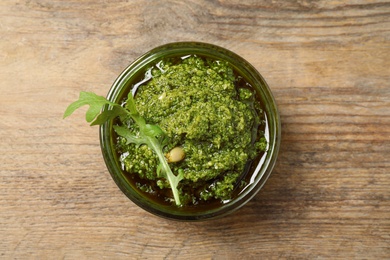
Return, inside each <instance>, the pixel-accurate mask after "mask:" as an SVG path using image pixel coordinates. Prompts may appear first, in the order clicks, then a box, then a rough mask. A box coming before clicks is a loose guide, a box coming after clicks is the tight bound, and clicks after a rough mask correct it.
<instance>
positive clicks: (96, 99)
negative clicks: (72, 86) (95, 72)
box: [63, 91, 114, 122]
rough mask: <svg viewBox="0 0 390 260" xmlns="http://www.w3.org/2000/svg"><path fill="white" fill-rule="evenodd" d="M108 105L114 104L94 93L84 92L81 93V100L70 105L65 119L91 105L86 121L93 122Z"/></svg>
mask: <svg viewBox="0 0 390 260" xmlns="http://www.w3.org/2000/svg"><path fill="white" fill-rule="evenodd" d="M106 104H109V105H114V103H112V102H110V101H108V100H107V99H106V98H105V97H102V96H98V95H96V94H95V93H92V92H83V91H82V92H80V96H79V99H78V100H77V101H75V102H73V103H72V104H70V105H69V106H68V108H67V109H66V110H65V113H64V116H63V118H66V117H68V116H70V115H71V114H72V113H73V112H74V111H75V110H76V109H78V108H80V107H82V106H84V105H89V109H88V111H87V113H86V120H87V122H92V121H93V119H95V117H96V116H97V115H98V114H99V113H100V111H101V109H102V107H103V106H104V105H106Z"/></svg>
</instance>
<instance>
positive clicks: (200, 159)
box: [118, 56, 267, 205]
mask: <svg viewBox="0 0 390 260" xmlns="http://www.w3.org/2000/svg"><path fill="white" fill-rule="evenodd" d="M238 82H242V78H240V77H239V76H237V75H235V73H234V71H233V69H232V68H231V67H230V66H229V65H228V64H226V63H224V62H221V61H215V60H208V59H203V58H200V57H197V56H189V57H186V58H184V59H172V60H164V61H161V62H160V63H158V65H156V66H155V67H154V68H153V69H152V78H151V79H150V80H149V81H148V82H147V83H144V84H143V85H141V86H140V87H139V88H138V90H137V93H136V96H135V102H136V107H137V109H138V111H139V113H140V115H141V116H142V117H144V118H145V120H146V122H148V123H150V124H157V125H159V126H160V127H161V129H162V130H163V131H164V132H165V133H166V135H167V137H168V138H167V144H166V146H165V148H164V149H165V150H164V151H165V152H168V151H170V150H171V149H172V148H174V147H177V146H180V147H182V148H183V150H184V152H185V159H184V160H182V161H180V162H176V163H170V167H171V169H172V171H173V173H174V174H177V173H178V172H183V174H184V179H183V180H182V181H181V182H180V183H179V186H178V188H179V193H180V197H181V200H182V202H183V204H184V205H190V204H198V203H200V202H202V201H208V200H215V199H216V200H221V201H226V200H229V199H230V198H231V197H232V194H233V191H234V189H236V188H237V187H238V188H239V187H240V186H242V184H243V183H242V180H241V178H240V176H241V174H242V173H243V172H244V169H245V165H246V164H247V162H248V161H250V160H253V159H254V158H255V156H256V155H257V154H259V153H261V152H264V151H265V150H266V147H267V141H266V139H265V138H264V136H263V132H262V131H259V129H261V124H263V120H262V111H261V109H260V107H259V104H258V103H257V101H256V99H255V95H254V90H253V89H251V88H250V87H249V86H248V84H247V85H246V86H245V85H244V86H242V87H238V85H239V84H238ZM129 125H130V130H131V131H132V132H133V133H134V134H136V133H137V131H138V130H137V129H136V127H134V126H133V125H134V124H129ZM118 151H119V153H120V154H121V162H122V165H123V167H124V169H125V170H126V171H127V172H129V173H130V174H136V175H138V176H139V179H141V180H145V181H143V182H142V183H141V182H139V183H137V184H136V185H137V187H138V188H140V189H141V190H143V191H144V192H148V193H151V194H164V196H165V200H168V201H169V200H171V198H170V195H169V189H170V186H169V183H168V181H167V180H166V179H164V178H163V177H161V176H160V175H159V171H158V165H159V163H158V158H157V156H156V155H155V154H154V153H153V152H152V150H151V149H150V148H149V147H148V146H146V145H141V146H137V145H135V144H126V140H124V139H123V138H121V137H119V138H118Z"/></svg>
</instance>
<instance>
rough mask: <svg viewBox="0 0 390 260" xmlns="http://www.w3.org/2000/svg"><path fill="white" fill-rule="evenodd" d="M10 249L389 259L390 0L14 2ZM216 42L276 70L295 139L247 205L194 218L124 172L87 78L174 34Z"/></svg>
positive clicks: (52, 254) (0, 199) (1, 183)
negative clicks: (84, 104)
mask: <svg viewBox="0 0 390 260" xmlns="http://www.w3.org/2000/svg"><path fill="white" fill-rule="evenodd" d="M0 17H1V19H0V35H1V41H0V66H1V69H0V91H1V95H0V136H1V143H0V162H1V168H0V239H1V242H0V258H1V259H60V258H63V259H80V258H81V259H91V258H94V259H95V258H97V259H101V258H107V259H129V258H130V259H239V258H242V259H259V258H265V259H290V258H293V259H297V258H298V259H313V258H330V259H389V258H390V235H389V234H390V202H389V201H390V189H389V186H390V179H389V170H390V161H389V158H390V111H389V107H390V84H389V81H390V69H389V68H390V61H389V60H390V59H389V57H390V45H389V42H390V19H389V17H390V2H389V1H380V0H366V1H363V0H351V1H336V0H334V1H333V0H332V1H322V0H320V1H306V0H291V1H267V0H262V1H253V0H250V1H238V0H230V1H223V0H220V1H216V0H215V1H195V0H192V1H173V0H172V1H141V0H137V1H125V0H114V1H92V0H85V1H52V0H50V1H49V0H17V1H12V0H3V1H1V3H0ZM193 40H196V41H204V42H209V43H214V44H217V45H220V46H223V47H225V48H228V49H230V50H232V51H234V52H236V53H237V54H239V55H241V56H242V57H244V58H245V59H247V60H248V61H249V62H250V63H252V64H253V65H254V66H255V67H256V68H257V69H258V70H259V71H260V72H261V73H262V75H263V76H264V77H265V79H266V80H267V81H268V83H269V85H270V87H271V89H272V91H273V93H274V96H275V98H276V100H277V103H278V106H279V109H280V115H281V120H282V145H281V151H280V155H279V159H278V162H277V165H276V167H275V170H274V172H273V174H272V175H271V177H270V179H269V180H268V182H267V183H266V185H265V186H264V188H263V190H262V191H261V192H260V193H259V194H258V195H257V196H256V197H255V198H254V199H253V200H252V201H251V202H249V204H248V205H246V206H245V207H243V208H242V209H241V210H239V211H238V212H236V213H234V214H233V215H231V216H229V217H226V218H223V219H219V220H215V221H210V222H201V223H182V222H178V223H177V222H172V221H169V220H164V219H160V218H157V217H155V216H152V215H150V214H149V213H147V212H145V211H143V210H141V209H140V208H138V207H137V206H135V205H134V204H133V203H132V202H130V201H129V200H128V199H127V198H126V197H125V196H124V195H123V194H122V193H121V192H120V191H119V189H118V188H117V187H116V186H115V184H114V182H113V181H112V179H111V177H110V176H109V173H108V172H107V170H106V167H105V165H104V162H103V159H102V156H101V153H100V147H99V141H98V130H97V128H89V127H87V125H86V124H85V123H84V118H83V117H84V116H83V113H82V112H79V113H77V114H75V115H74V116H72V117H71V118H69V119H67V120H62V113H63V111H64V110H65V108H66V106H67V105H68V104H69V103H70V102H72V101H74V100H75V99H76V98H77V96H78V93H79V91H81V90H87V91H94V92H96V93H98V94H101V95H105V94H106V93H107V91H108V88H109V87H110V85H111V84H112V82H113V81H114V80H115V78H116V77H117V75H119V73H120V72H121V71H122V70H123V69H124V68H125V67H126V66H127V65H128V64H129V63H130V62H131V61H133V60H134V59H135V58H137V57H138V56H139V55H141V54H143V53H144V52H146V51H148V50H149V49H151V48H153V47H156V46H158V45H161V44H164V43H168V42H175V41H193Z"/></svg>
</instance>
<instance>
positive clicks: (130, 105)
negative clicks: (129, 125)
mask: <svg viewBox="0 0 390 260" xmlns="http://www.w3.org/2000/svg"><path fill="white" fill-rule="evenodd" d="M126 108H127V109H128V110H129V111H130V113H131V114H133V115H138V111H137V108H136V106H135V101H134V97H133V94H132V93H131V91H130V92H129V94H128V95H127V101H126Z"/></svg>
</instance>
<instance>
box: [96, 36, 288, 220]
mask: <svg viewBox="0 0 390 260" xmlns="http://www.w3.org/2000/svg"><path fill="white" fill-rule="evenodd" d="M178 53H182V54H186V53H187V54H190V53H191V54H199V55H207V56H212V57H213V58H219V59H224V60H226V61H228V62H229V63H230V65H231V66H233V67H234V68H235V69H236V70H238V71H239V72H240V74H242V73H243V72H245V73H249V74H248V75H249V76H250V77H252V78H251V80H250V81H252V82H250V84H254V82H253V81H255V82H256V85H257V83H259V86H257V87H259V91H261V92H262V93H261V97H262V98H266V100H267V101H268V102H265V104H263V107H264V109H265V111H264V113H265V115H266V118H267V120H268V124H270V123H272V125H269V128H270V129H271V130H272V133H271V132H270V134H269V140H268V142H269V148H268V151H271V152H268V151H267V152H266V153H265V158H264V161H263V164H262V165H261V167H260V169H259V170H258V173H260V174H258V175H257V176H256V177H255V178H254V180H253V182H251V183H250V185H248V186H247V188H245V189H244V190H243V191H241V192H240V194H238V196H237V197H235V198H234V199H233V200H231V201H230V202H228V203H226V204H221V207H216V208H213V209H211V210H206V211H202V212H188V211H186V210H184V209H182V208H180V207H175V206H170V207H168V206H163V205H160V204H158V203H156V202H154V201H151V200H148V199H147V198H146V197H145V196H142V194H141V192H140V191H139V190H138V191H137V190H136V188H133V187H132V186H131V185H130V183H129V182H128V180H127V178H126V177H125V176H124V174H122V170H121V167H120V165H119V162H118V160H117V159H116V152H115V149H113V148H114V142H113V139H112V135H111V133H112V120H111V121H108V122H106V123H104V124H103V125H101V126H100V130H99V138H100V146H101V151H102V154H103V157H104V161H105V163H106V166H107V168H108V170H109V172H110V175H111V177H112V178H113V180H114V182H115V183H116V184H117V186H118V187H119V188H120V190H121V191H122V192H123V193H124V194H125V195H126V196H127V197H128V198H129V199H130V200H131V201H133V202H134V203H135V204H136V205H138V206H139V207H141V208H143V209H144V210H146V211H148V212H150V213H152V214H154V215H157V216H160V217H164V218H168V219H174V220H185V221H196V220H206V219H214V218H218V217H222V216H225V215H228V214H230V213H232V212H234V211H236V210H238V209H239V208H241V207H242V206H244V205H245V204H246V203H247V202H249V201H250V200H251V199H252V198H253V197H254V196H255V195H256V194H257V193H258V192H259V191H260V189H261V188H262V187H263V185H264V184H265V182H266V181H267V179H268V178H269V176H270V174H271V172H272V170H273V168H274V166H275V163H276V159H277V156H278V153H279V147H280V140H281V123H280V116H279V112H278V109H277V106H276V101H275V99H274V96H273V94H272V92H271V89H270V88H269V86H268V84H267V82H266V81H265V79H264V78H263V76H262V75H261V74H260V73H259V72H258V71H257V70H256V68H255V67H253V66H252V65H251V64H250V63H249V62H248V61H246V60H245V59H244V58H242V57H241V56H239V55H237V54H236V53H234V52H232V51H230V50H228V49H225V48H223V47H220V46H217V45H214V44H210V43H204V42H172V43H167V44H163V45H160V46H158V47H155V48H153V49H151V50H150V51H148V52H146V53H144V54H143V55H141V56H139V57H138V58H137V59H135V60H134V61H133V62H131V63H130V64H129V65H128V66H127V67H126V68H125V69H124V70H123V71H122V72H121V73H120V75H119V76H118V77H117V78H116V80H115V81H114V83H113V84H112V86H111V88H110V90H109V92H108V94H107V99H108V100H110V101H112V102H117V101H118V100H117V99H118V97H120V96H122V95H123V92H126V91H127V92H128V91H130V88H129V87H128V86H127V85H126V84H127V82H128V81H129V80H130V79H131V78H132V77H134V76H135V75H136V74H137V73H140V70H142V69H145V67H146V66H148V65H151V64H155V62H157V61H159V60H161V58H162V57H167V56H177V55H181V54H178ZM248 75H246V76H248ZM246 79H248V78H246ZM256 91H258V90H257V89H256ZM107 109H110V106H105V107H104V108H103V111H104V110H107ZM271 130H269V131H271Z"/></svg>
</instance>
